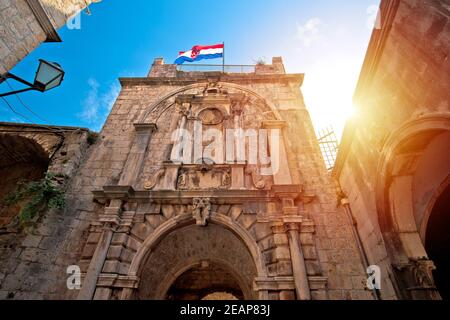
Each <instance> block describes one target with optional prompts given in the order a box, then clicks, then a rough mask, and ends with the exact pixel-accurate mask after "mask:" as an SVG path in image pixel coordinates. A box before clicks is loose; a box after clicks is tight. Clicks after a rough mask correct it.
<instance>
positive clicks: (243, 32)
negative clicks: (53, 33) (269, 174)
mask: <svg viewBox="0 0 450 320" xmlns="http://www.w3.org/2000/svg"><path fill="white" fill-rule="evenodd" d="M378 4H379V1H378V0H348V1H333V0H328V1H325V0H314V1H312V0H309V1H306V0H304V1H301V0H258V1H256V0H252V1H251V0H227V1H204V0H198V1H195V2H186V1H178V0H177V1H154V0H133V1H126V2H125V1H119V0H103V1H102V2H100V3H98V4H94V5H92V6H91V11H92V15H90V16H88V15H86V14H82V15H81V28H80V29H79V30H78V29H74V30H69V29H68V28H67V27H66V26H65V27H63V28H61V29H60V30H59V33H60V35H61V38H62V39H63V42H62V43H44V44H42V45H41V46H40V47H38V48H37V49H36V50H35V51H33V52H32V53H31V54H30V55H28V56H27V57H26V58H25V59H24V60H23V61H21V62H20V63H19V64H18V65H17V66H16V67H15V68H14V69H13V70H12V72H13V73H15V74H17V75H19V76H21V77H23V78H25V79H29V80H32V79H33V77H34V72H35V70H36V67H37V63H38V62H37V61H38V59H39V58H42V59H46V60H49V61H56V62H58V63H60V64H61V65H62V67H63V68H64V70H65V71H66V78H65V81H64V82H63V84H62V86H61V87H59V88H56V89H54V90H52V91H49V92H46V93H43V94H42V93H39V92H27V93H23V94H21V95H20V97H21V99H22V100H23V101H24V102H25V104H26V105H27V106H28V107H30V108H31V109H32V110H33V111H34V112H35V113H37V114H38V115H39V116H40V117H36V116H35V115H34V114H32V113H30V112H29V111H28V110H27V109H26V108H25V107H24V106H23V105H22V104H21V103H20V101H19V100H17V98H15V97H9V98H8V101H9V102H10V103H11V105H13V107H14V108H15V109H16V110H17V111H18V112H20V113H21V114H23V115H25V116H26V118H27V119H28V120H24V119H22V118H21V117H19V116H17V115H15V114H14V113H12V112H11V111H10V110H8V109H7V107H6V105H5V103H4V101H0V104H1V105H0V121H15V122H17V121H23V122H30V121H29V120H31V122H33V123H49V124H55V125H70V126H82V127H88V128H91V129H93V130H97V131H98V130H100V129H101V126H102V124H103V122H104V120H105V118H106V116H107V114H108V111H109V109H110V108H111V106H112V103H113V102H114V99H115V97H116V96H117V94H118V92H119V90H120V85H119V83H118V81H117V78H118V77H120V76H146V75H147V73H148V70H149V68H150V65H151V63H152V62H153V59H154V58H155V57H159V56H161V57H164V58H165V60H166V62H167V63H172V62H173V60H174V59H175V58H176V55H177V53H178V51H180V50H188V49H190V48H191V47H192V46H193V45H196V44H203V45H207V44H215V43H221V42H225V44H226V61H227V63H229V64H253V63H254V61H255V60H257V59H259V58H264V59H265V60H266V61H267V62H270V61H271V58H272V57H273V56H282V57H283V59H284V62H285V66H286V69H287V72H289V73H305V74H306V78H305V84H304V87H303V92H304V95H305V100H306V103H307V107H308V109H309V110H310V112H311V114H312V118H313V122H314V124H315V126H316V129H317V130H319V129H322V128H324V127H326V126H328V125H333V126H334V127H335V128H336V131H337V132H338V133H340V132H341V130H342V127H343V124H344V122H345V119H346V117H347V116H348V114H349V112H350V111H351V108H352V103H351V97H352V95H353V92H354V88H355V86H356V81H357V78H358V75H359V71H360V68H361V65H362V62H363V59H364V55H365V51H366V49H367V45H368V41H369V38H370V34H371V32H372V30H371V27H370V23H371V21H373V20H374V19H373V18H374V14H373V12H374V8H376V6H377V5H378ZM209 62H210V63H213V62H214V60H212V61H209ZM217 63H221V60H217ZM9 83H10V84H11V85H13V86H15V87H19V85H18V84H17V83H14V82H13V81H11V80H10V81H9ZM8 89H9V88H8V87H7V86H6V84H5V83H4V84H2V85H1V86H0V92H4V91H8ZM43 119H45V121H44V120H43Z"/></svg>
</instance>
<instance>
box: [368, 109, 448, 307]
mask: <svg viewBox="0 0 450 320" xmlns="http://www.w3.org/2000/svg"><path fill="white" fill-rule="evenodd" d="M449 147H450V118H449V117H448V116H446V115H443V116H439V115H434V116H429V117H424V118H420V119H417V120H414V121H411V122H409V123H407V124H405V125H404V126H402V128H400V129H399V130H398V131H396V132H394V133H393V134H391V137H390V138H389V139H388V142H387V143H386V146H385V148H384V150H383V154H382V158H381V161H380V165H379V170H378V172H380V175H379V179H378V183H377V184H378V185H377V202H378V203H377V207H378V219H379V223H380V228H381V232H382V233H383V237H384V241H385V243H386V249H387V251H388V254H389V258H390V261H391V263H392V265H393V272H394V273H395V274H396V279H397V289H398V295H399V297H400V298H402V299H439V298H440V297H439V293H440V292H438V291H439V290H440V289H441V290H443V291H444V293H443V294H446V293H445V292H446V291H447V290H448V289H446V286H447V285H446V283H448V277H447V275H445V273H446V271H447V270H448V264H446V263H447V262H446V260H447V259H448V256H449V254H448V252H449V251H448V243H449V241H448V233H449V221H450V220H449V215H448V213H449V210H448V209H449V206H448V194H447V193H446V192H448V191H446V188H445V187H446V186H448V183H447V182H448V180H449V178H448V177H449V175H450V152H449V150H450V149H449ZM446 181H447V182H446ZM446 195H447V198H446ZM446 248H447V250H446ZM435 260H436V261H435ZM435 269H436V270H435ZM438 269H440V270H438ZM434 276H438V279H433V278H434ZM438 282H439V283H438ZM436 287H438V288H437V289H436Z"/></svg>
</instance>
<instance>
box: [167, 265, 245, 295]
mask: <svg viewBox="0 0 450 320" xmlns="http://www.w3.org/2000/svg"><path fill="white" fill-rule="evenodd" d="M231 297H234V298H235V299H238V300H244V294H243V292H242V290H241V288H240V287H239V284H238V282H237V280H236V279H235V278H234V277H233V276H232V274H231V273H229V272H228V271H227V270H226V269H225V268H222V267H221V266H218V265H216V264H210V263H209V262H203V263H202V264H201V265H199V266H197V267H194V268H192V269H190V270H188V271H186V272H185V273H183V274H182V275H181V276H180V277H178V279H177V280H176V281H175V282H174V283H173V284H172V287H171V288H170V290H169V292H168V293H167V299H168V300H202V299H205V298H206V299H208V300H210V299H214V300H229V299H231Z"/></svg>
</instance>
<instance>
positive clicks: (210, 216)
mask: <svg viewBox="0 0 450 320" xmlns="http://www.w3.org/2000/svg"><path fill="white" fill-rule="evenodd" d="M0 3H2V4H3V3H9V2H5V1H3V2H0ZM448 16H449V5H448V4H447V2H446V1H431V0H429V1H419V0H417V1H416V0H411V1H409V0H408V1H406V0H404V1H399V0H385V1H382V3H381V29H379V30H378V29H377V30H375V31H374V33H373V36H372V39H371V41H370V45H369V49H368V52H367V56H366V59H365V63H364V66H363V69H362V73H361V78H360V81H359V84H358V88H357V92H356V96H355V102H356V104H357V105H358V107H359V109H358V115H357V116H356V117H355V118H354V119H353V120H352V121H350V122H349V123H348V125H347V127H346V129H345V132H344V137H343V141H342V145H341V147H340V150H339V154H338V159H337V162H336V167H335V169H334V171H333V176H332V175H330V174H329V172H328V171H327V170H326V168H325V164H324V161H323V158H322V155H321V152H320V148H319V145H318V142H317V138H316V136H315V133H314V129H313V126H312V123H311V119H310V117H309V114H308V111H307V109H306V107H305V105H304V102H303V97H302V93H301V91H300V88H301V86H302V82H303V78H304V75H303V74H288V73H286V72H285V68H284V65H283V62H282V60H281V58H273V61H272V64H270V65H257V66H255V67H254V69H252V70H247V71H246V72H244V71H245V70H236V72H233V70H228V69H227V70H226V71H227V72H222V70H220V71H218V72H212V71H209V72H206V71H205V72H188V71H182V70H180V69H177V67H176V66H175V65H170V64H164V61H163V60H162V59H160V58H159V59H155V61H154V63H153V65H152V67H151V69H150V72H149V73H148V76H147V77H142V78H121V79H120V82H121V85H122V90H121V92H120V95H119V96H118V98H117V101H116V102H115V104H114V106H113V108H112V110H111V113H110V115H109V116H108V119H107V121H106V123H105V125H104V127H103V129H102V131H101V132H100V134H99V136H98V137H97V138H95V137H94V136H93V134H92V133H90V132H89V131H88V130H85V129H80V128H67V127H41V126H32V125H31V126H30V125H19V124H7V123H4V124H0V175H1V177H2V179H1V180H2V181H0V187H1V188H0V193H1V192H3V194H0V195H4V193H6V192H7V191H8V192H9V191H10V190H12V189H13V186H14V184H15V183H16V182H17V181H18V180H19V179H21V178H23V177H28V178H32V179H39V178H41V177H42V175H43V174H44V171H45V170H47V169H48V170H49V171H50V172H53V173H54V174H57V175H61V176H63V177H65V178H64V181H63V182H64V185H65V189H64V190H65V193H66V198H67V205H66V208H65V209H64V210H48V211H47V212H45V215H44V216H43V217H42V218H41V219H40V220H39V221H38V223H37V225H36V228H35V230H33V232H31V233H24V232H21V231H20V230H19V229H17V228H16V226H17V225H16V224H15V221H14V219H15V214H17V212H18V210H20V206H19V207H16V208H9V207H4V206H2V207H0V257H1V259H0V298H2V299H13V298H14V299H30V298H45V299H76V298H78V299H169V300H171V299H172V300H176V299H211V298H217V297H219V298H224V297H225V298H236V299H283V300H288V299H301V300H309V299H313V300H327V299H332V300H335V299H353V300H358V299H380V298H381V299H438V298H440V297H444V298H445V297H448V284H449V281H448V277H447V276H446V274H445V271H446V270H448V257H449V255H448V252H449V241H448V234H450V233H449V232H448V231H449V230H448V228H449V225H450V223H449V222H450V221H449V219H448V217H449V215H448V214H447V213H448V208H449V204H448V199H450V197H449V194H448V193H449V191H448V190H449V188H448V182H449V172H450V169H449V163H450V161H449V160H450V159H449V156H450V153H449V150H450V148H449V146H450V143H449V142H450V141H449V139H450V136H449V127H450V125H449V120H450V112H449V106H448V102H449V94H448V87H449V78H448V74H449V63H448V52H449V43H450V41H449V40H450V39H449V37H450V32H449V31H450V30H449V28H450V25H449V22H448ZM238 71H239V72H238ZM94 138H95V139H94ZM24 163H27V166H26V167H25V166H24V165H23V164H24ZM69 266H71V268H69V269H70V270H75V274H72V273H71V272H69V273H68V267H69ZM74 266H75V268H73V267H74ZM369 266H371V267H370V270H372V271H373V270H375V271H376V270H377V269H376V266H378V267H379V268H380V274H379V275H380V276H381V282H380V290H375V291H371V290H369V289H368V288H367V274H366V271H367V268H368V267H369ZM374 267H375V268H374ZM434 267H437V269H436V270H435V271H434V274H433V269H434ZM77 268H79V271H80V274H81V288H77V280H76V276H77V275H78V274H77V273H76V271H77ZM74 276H75V278H74ZM375 278H376V277H375ZM68 279H71V280H70V281H69V282H68ZM74 279H75V280H74ZM72 280H74V281H73V282H72ZM73 285H75V286H73Z"/></svg>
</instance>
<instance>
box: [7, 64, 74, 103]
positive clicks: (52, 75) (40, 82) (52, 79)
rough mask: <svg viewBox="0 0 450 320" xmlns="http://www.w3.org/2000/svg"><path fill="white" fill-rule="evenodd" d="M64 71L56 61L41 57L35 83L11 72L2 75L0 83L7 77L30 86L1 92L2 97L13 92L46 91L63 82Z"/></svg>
mask: <svg viewBox="0 0 450 320" xmlns="http://www.w3.org/2000/svg"><path fill="white" fill-rule="evenodd" d="M64 73H65V72H64V70H63V69H62V68H61V66H60V65H59V64H57V63H56V62H48V61H45V60H42V59H39V67H38V69H37V71H36V76H35V78H34V83H30V82H28V81H26V80H23V79H21V78H19V77H18V76H15V75H13V74H12V73H9V72H7V73H5V74H3V75H0V83H2V82H3V81H5V80H6V79H13V80H16V81H18V82H20V83H23V84H25V85H27V86H28V88H25V89H21V90H16V91H11V92H6V93H2V94H0V97H4V96H9V95H11V94H16V93H20V92H25V91H30V90H37V91H40V92H44V91H47V90H50V89H53V88H55V87H58V86H59V85H60V84H61V82H62V81H63V79H64Z"/></svg>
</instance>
